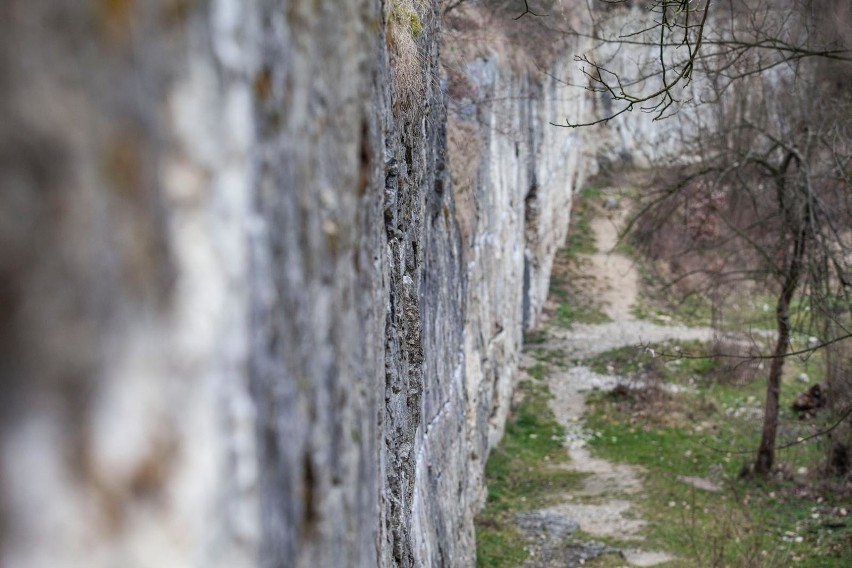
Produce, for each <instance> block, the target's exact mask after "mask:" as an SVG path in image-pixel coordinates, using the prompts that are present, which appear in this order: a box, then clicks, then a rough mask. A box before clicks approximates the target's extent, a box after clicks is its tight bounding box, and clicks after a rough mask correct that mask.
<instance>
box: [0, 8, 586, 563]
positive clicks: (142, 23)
mask: <svg viewBox="0 0 852 568" xmlns="http://www.w3.org/2000/svg"><path fill="white" fill-rule="evenodd" d="M437 4H438V3H437V2H431V3H430V2H410V1H408V0H405V1H403V0H388V1H385V2H380V1H379V0H320V1H317V2H312V3H306V2H297V1H295V0H292V1H284V2H280V1H276V0H251V1H248V2H245V1H238V0H209V1H208V2H192V1H186V0H149V1H146V2H134V1H132V0H109V1H107V0H98V1H94V0H93V1H90V2H77V3H56V2H51V1H49V0H26V1H25V0H9V1H7V2H5V3H4V5H3V7H2V8H0V15H2V18H0V31H2V34H0V42H2V53H3V57H2V58H0V85H2V89H0V180H2V192H0V215H2V217H1V218H0V236H2V238H0V281H2V282H3V284H2V288H0V306H2V308H3V312H4V318H3V320H2V322H0V339H1V341H0V349H2V367H0V368H2V373H3V376H2V379H3V396H2V398H0V402H2V404H3V408H2V410H3V431H2V435H0V442H2V447H0V489H1V490H2V493H0V499H2V501H0V531H2V532H0V536H2V544H0V558H2V560H0V563H2V564H3V565H7V566H26V567H30V566H31V567H42V566H44V567H48V566H49V567H53V566H58V565H61V566H68V567H76V566H80V567H83V566H85V567H87V568H89V567H95V568H96V567H100V566H104V567H106V566H116V565H120V566H123V567H134V566H140V567H141V566H205V567H213V566H223V567H225V566H227V567H233V566H264V567H267V566H268V567H273V566H274V567H278V566H306V567H307V566H311V567H313V566H376V565H381V566H394V565H400V566H468V565H472V564H473V563H474V557H475V550H474V535H473V515H474V513H475V511H476V509H477V507H478V506H479V503H480V501H481V499H482V487H481V477H482V469H483V467H484V463H485V459H486V457H487V453H488V450H489V448H490V447H492V446H493V445H494V444H495V443H496V442H497V440H498V439H499V437H500V435H501V432H502V427H503V423H504V421H505V417H506V413H507V411H508V404H509V399H510V396H511V391H512V389H513V387H514V383H515V370H516V366H517V361H518V353H519V349H520V346H521V342H522V330H523V328H524V327H530V326H533V325H534V324H535V322H536V321H537V318H538V316H539V313H540V311H541V307H542V304H543V301H544V299H545V295H546V291H547V282H548V278H549V273H550V266H551V264H552V261H553V255H554V253H555V251H556V249H557V247H558V246H559V245H560V244H561V242H562V240H563V239H564V236H565V232H566V230H567V226H568V221H569V212H570V204H571V194H572V191H573V190H574V189H575V188H576V187H578V186H579V185H580V184H581V183H582V180H583V178H584V176H585V175H586V173H587V170H589V169H593V168H594V166H593V165H591V164H594V160H593V159H589V156H593V155H594V148H595V146H594V144H591V143H590V142H589V139H584V138H581V133H580V132H574V131H570V132H569V131H566V130H562V129H557V128H553V127H550V126H548V124H547V123H548V122H549V121H554V122H558V121H560V120H561V119H562V118H563V117H564V116H567V115H571V116H575V115H577V116H583V115H585V113H587V112H588V111H589V110H588V108H587V107H588V106H589V105H590V104H591V102H592V101H590V99H588V98H585V97H582V96H581V97H577V96H570V97H566V96H564V91H563V90H562V87H561V84H560V83H559V81H557V80H556V79H545V78H542V79H532V78H531V75H530V74H527V73H523V72H520V71H512V70H511V68H510V67H509V66H508V65H506V64H505V62H501V61H500V59H499V58H498V57H497V56H488V55H485V56H481V57H474V58H471V59H470V60H469V61H467V63H466V65H467V68H466V70H465V71H464V72H465V74H466V75H467V77H468V80H469V83H470V86H471V87H472V88H473V90H474V92H475V96H471V97H468V98H466V99H465V97H461V98H460V99H458V100H462V101H463V102H464V101H466V102H464V104H466V105H468V106H467V107H465V108H463V109H461V110H459V109H455V111H454V112H456V116H455V117H454V119H453V121H451V122H450V124H449V134H448V123H447V120H446V109H447V108H448V104H447V100H446V98H445V96H444V95H443V94H442V92H441V89H439V82H440V81H441V79H440V73H439V61H438V55H439V48H438V45H439V39H440V18H439V10H438V6H437ZM399 10H403V11H402V12H399ZM405 10H408V11H405ZM412 10H413V11H412ZM400 13H402V14H403V16H402V18H401V20H402V21H406V22H409V23H408V25H410V26H411V28H412V29H411V30H410V33H411V38H408V39H409V40H412V41H416V42H417V47H418V51H417V57H416V58H415V59H413V60H412V59H411V58H409V59H406V55H405V51H404V49H403V43H401V41H402V39H403V38H402V36H401V35H399V30H397V32H396V33H395V34H394V33H389V30H391V29H392V23H393V19H394V18H397V24H396V25H399V24H398V21H399V20H400V16H399V14H400ZM395 14H396V15H395ZM415 28H416V29H415ZM421 28H422V32H421ZM415 32H416V33H415ZM415 36H416V38H415ZM412 38H415V39H412ZM412 61H414V63H413V64H412ZM412 65H413V67H412ZM569 68H570V65H569V64H566V66H565V67H564V68H560V69H556V72H554V73H553V75H554V76H555V77H560V76H561V77H562V78H564V77H565V76H566V74H567V73H569V72H570V73H576V70H571V71H569ZM403 71H405V72H406V73H405V74H404V77H406V81H402V82H401V81H400V80H399V77H400V76H401V75H400V73H401V72H403ZM403 87H404V88H403ZM487 101H491V102H487ZM449 108H450V109H451V110H454V109H453V106H452V105H450V106H449ZM448 135H449V137H450V138H451V139H453V137H456V142H460V143H461V145H459V144H456V145H455V146H453V148H455V150H457V152H456V153H455V154H453V156H451V157H450V160H451V161H453V168H454V174H456V175H455V177H456V179H455V180H453V182H451V180H450V169H449V165H448V158H447V154H446V148H447V143H446V138H447V136H448ZM590 149H591V150H590ZM462 150H464V151H462ZM457 166H461V167H460V168H459V167H457ZM465 172H466V173H465Z"/></svg>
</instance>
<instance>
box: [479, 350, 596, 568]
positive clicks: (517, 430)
mask: <svg viewBox="0 0 852 568" xmlns="http://www.w3.org/2000/svg"><path fill="white" fill-rule="evenodd" d="M528 371H529V373H530V374H531V375H532V376H533V377H535V379H533V380H530V381H524V382H522V383H521V385H520V386H519V389H520V395H521V396H520V400H521V401H520V403H518V404H517V406H516V407H515V408H513V409H512V413H511V415H510V417H509V420H508V422H507V425H506V433H505V435H504V437H503V440H502V441H501V442H500V445H499V446H498V447H496V448H495V449H494V450H493V451H492V452H491V455H490V457H489V458H488V463H487V465H486V468H485V483H486V487H487V489H488V499H487V501H486V504H485V508H484V509H483V510H482V512H481V513H480V514H479V516H478V517H477V519H476V551H477V566H496V567H510V566H511V567H515V566H519V565H520V564H522V563H523V561H524V560H525V559H526V558H527V552H526V550H525V549H524V539H523V537H522V535H520V534H519V533H518V532H517V529H516V528H515V523H514V515H515V514H516V513H518V512H520V511H525V510H531V509H536V508H540V507H543V506H545V505H547V504H549V503H550V502H551V501H552V500H553V499H554V498H558V496H559V495H560V494H561V493H564V492H566V491H570V490H572V489H575V488H577V487H578V486H579V484H580V481H581V479H582V477H583V476H582V475H581V474H578V473H575V472H569V471H565V470H563V469H560V467H559V465H560V464H562V463H564V462H565V461H566V460H567V459H568V457H567V453H566V452H565V449H564V448H563V446H562V441H563V439H564V437H565V431H564V429H563V428H562V426H560V425H559V423H558V422H557V421H556V419H555V418H554V416H553V413H552V412H551V410H550V408H549V407H548V404H547V401H548V400H549V399H550V397H551V395H550V392H549V391H548V389H547V387H546V385H545V384H544V383H543V382H542V379H543V378H544V377H545V375H546V373H547V367H546V366H545V365H536V366H535V367H534V368H532V369H529V370H528Z"/></svg>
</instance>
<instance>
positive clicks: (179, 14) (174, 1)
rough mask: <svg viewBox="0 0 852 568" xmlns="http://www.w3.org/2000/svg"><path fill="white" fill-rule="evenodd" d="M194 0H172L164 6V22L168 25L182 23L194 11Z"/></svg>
mask: <svg viewBox="0 0 852 568" xmlns="http://www.w3.org/2000/svg"><path fill="white" fill-rule="evenodd" d="M192 5H193V0H170V1H169V2H166V5H165V6H164V7H163V12H162V15H163V23H164V24H165V25H167V26H178V25H182V24H183V23H184V22H186V20H187V19H188V18H189V14H190V13H191V12H192Z"/></svg>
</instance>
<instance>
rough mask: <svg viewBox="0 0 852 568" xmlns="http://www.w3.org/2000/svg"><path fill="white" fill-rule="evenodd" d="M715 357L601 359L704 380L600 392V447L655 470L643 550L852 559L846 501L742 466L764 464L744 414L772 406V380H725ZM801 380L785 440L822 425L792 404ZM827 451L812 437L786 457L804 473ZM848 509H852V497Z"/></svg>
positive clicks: (623, 355) (794, 560)
mask: <svg viewBox="0 0 852 568" xmlns="http://www.w3.org/2000/svg"><path fill="white" fill-rule="evenodd" d="M688 347H689V348H690V349H696V348H697V347H698V346H697V345H695V344H689V345H688ZM649 360H650V361H653V363H650V364H649ZM713 361H714V360H683V361H682V362H681V363H680V365H671V362H668V363H666V362H663V363H659V358H657V359H651V358H650V356H649V355H648V354H647V353H643V352H638V351H636V350H631V349H619V350H614V351H612V352H609V353H606V354H603V355H601V356H599V357H597V358H596V359H595V360H594V361H593V365H594V366H595V367H596V368H598V369H601V368H604V369H605V367H606V366H607V365H609V366H610V368H612V369H613V370H615V371H616V372H624V373H626V374H633V375H638V374H641V373H645V374H650V373H652V372H653V373H655V374H656V375H657V376H658V377H659V378H661V379H662V380H664V381H666V382H672V383H680V384H692V385H693V387H694V390H693V391H691V392H688V393H681V394H677V395H673V394H659V393H658V394H657V395H656V396H645V395H643V394H642V393H641V392H639V391H629V390H628V391H623V390H622V391H618V392H617V393H596V394H595V395H593V396H591V397H590V398H589V408H590V411H589V416H588V419H587V426H588V427H589V428H590V429H591V430H593V431H594V432H595V433H596V436H595V438H594V439H593V440H592V441H591V443H590V445H591V447H592V449H593V451H594V453H595V454H596V455H598V456H600V457H603V458H606V459H609V460H613V461H619V462H626V463H631V464H635V465H640V466H642V467H643V468H645V470H646V471H647V475H646V479H645V492H644V493H643V495H642V498H641V502H640V505H641V509H642V511H643V515H644V516H645V518H646V519H647V520H648V521H649V526H648V529H647V533H646V537H647V541H646V544H645V545H644V546H645V547H646V548H649V549H654V548H659V549H664V550H668V551H670V552H672V553H674V554H675V555H676V556H677V557H678V558H679V560H678V561H675V562H674V563H671V564H669V565H670V566H683V567H692V566H731V567H743V568H746V567H748V568H751V567H767V568H769V567H773V568H774V567H776V566H806V567H835V566H837V567H839V566H849V565H852V516H847V517H842V516H840V515H839V514H838V513H837V507H840V506H844V504H843V503H842V502H839V501H834V502H833V501H832V496H831V494H827V495H825V496H823V500H822V502H819V501H817V499H816V497H815V495H814V494H812V493H809V492H807V491H805V490H804V489H803V487H802V486H801V485H799V482H794V481H791V480H789V479H784V478H783V477H782V478H776V477H773V478H770V479H768V480H760V479H754V478H744V479H742V478H740V477H739V473H740V470H741V468H742V466H743V465H744V464H750V463H751V462H752V460H753V452H754V449H755V448H756V447H757V442H758V439H759V432H760V421H759V418H758V417H755V416H754V415H749V414H748V413H743V414H741V413H739V412H738V411H739V410H742V409H750V408H760V407H761V406H762V394H763V393H762V389H763V382H762V381H759V380H755V381H752V382H750V383H747V384H744V385H737V384H731V383H726V382H723V381H719V380H715V379H713V376H714V373H716V372H717V371H718V369H717V365H718V363H715V362H713ZM649 365H650V366H651V367H652V368H649ZM801 388H802V385H801V384H792V383H785V385H784V387H783V388H782V393H781V403H782V414H781V424H782V428H781V430H782V431H781V432H779V441H783V439H789V438H791V437H793V438H795V437H796V436H798V435H805V434H807V433H808V432H810V431H811V430H812V429H813V428H814V427H815V426H814V425H813V424H809V423H802V422H800V421H798V420H796V418H795V417H794V416H793V414H792V412H791V411H790V410H789V409H788V406H789V402H790V401H791V400H792V397H793V396H795V393H796V392H797V391H798V390H801ZM740 452H744V453H740ZM820 458H821V453H820V448H819V446H818V445H816V444H813V443H806V444H801V445H797V446H794V447H792V448H790V449H788V450H781V451H779V452H778V456H777V461H778V462H779V464H781V466H782V468H784V469H785V470H787V471H792V472H794V471H796V470H797V469H798V468H799V467H807V468H809V469H811V470H812V469H813V468H815V467H816V465H817V464H818V462H819V460H820ZM678 476H696V477H702V478H705V479H710V480H711V481H713V482H715V483H717V484H719V485H720V486H721V487H722V490H721V491H719V492H709V491H705V490H701V489H697V488H695V487H693V486H692V485H690V484H688V483H685V482H683V481H681V480H679V479H678ZM845 506H846V507H847V508H850V509H852V507H850V503H848V502H847V503H846V504H845ZM815 515H816V516H815Z"/></svg>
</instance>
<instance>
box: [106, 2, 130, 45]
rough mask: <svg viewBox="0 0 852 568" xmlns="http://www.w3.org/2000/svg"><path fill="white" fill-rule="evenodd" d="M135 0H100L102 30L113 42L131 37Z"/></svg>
mask: <svg viewBox="0 0 852 568" xmlns="http://www.w3.org/2000/svg"><path fill="white" fill-rule="evenodd" d="M133 8H134V0H98V15H99V16H100V18H99V20H100V24H101V27H102V31H103V33H104V35H105V36H106V39H108V40H109V41H111V42H121V41H125V40H127V39H129V32H130V23H131V21H132V19H133Z"/></svg>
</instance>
